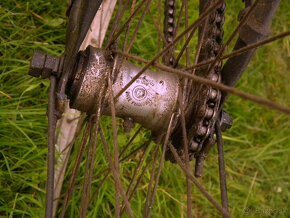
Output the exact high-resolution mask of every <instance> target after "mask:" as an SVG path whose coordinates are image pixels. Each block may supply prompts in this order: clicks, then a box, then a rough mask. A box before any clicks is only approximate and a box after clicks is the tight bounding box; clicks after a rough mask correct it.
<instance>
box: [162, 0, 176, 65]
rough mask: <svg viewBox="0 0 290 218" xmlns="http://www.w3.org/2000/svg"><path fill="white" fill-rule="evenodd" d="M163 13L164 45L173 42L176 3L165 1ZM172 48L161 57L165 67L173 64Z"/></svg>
mask: <svg viewBox="0 0 290 218" xmlns="http://www.w3.org/2000/svg"><path fill="white" fill-rule="evenodd" d="M164 8H165V11H164V15H165V18H164V28H163V33H164V36H165V40H166V43H170V42H172V41H173V39H174V37H175V14H176V3H175V0H166V1H165V7H164ZM174 50H175V48H174V46H172V47H171V48H170V49H169V50H168V51H167V53H166V54H165V55H164V56H163V63H164V64H167V65H173V64H174Z"/></svg>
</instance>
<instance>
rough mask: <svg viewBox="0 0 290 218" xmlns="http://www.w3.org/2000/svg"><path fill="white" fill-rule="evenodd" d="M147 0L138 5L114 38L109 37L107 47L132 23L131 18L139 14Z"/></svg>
mask: <svg viewBox="0 0 290 218" xmlns="http://www.w3.org/2000/svg"><path fill="white" fill-rule="evenodd" d="M146 2H147V0H143V1H142V2H141V3H140V4H139V5H138V7H137V8H136V9H135V11H134V12H133V13H132V14H131V16H130V17H129V18H128V20H127V21H126V22H125V24H124V25H123V26H122V27H121V28H120V30H119V31H118V32H117V33H116V34H115V35H114V36H112V39H110V38H109V39H108V43H107V45H106V47H105V48H106V49H107V48H109V47H110V46H111V45H112V44H113V43H114V42H115V40H116V39H117V38H119V36H120V34H121V33H122V32H123V31H124V30H125V28H127V27H128V25H129V24H130V23H131V20H132V19H133V18H134V17H135V16H136V15H137V14H138V12H139V11H140V9H141V8H142V6H143V5H144V4H145V3H146Z"/></svg>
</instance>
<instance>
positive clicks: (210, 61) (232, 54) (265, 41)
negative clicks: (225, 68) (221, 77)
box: [185, 31, 290, 71]
mask: <svg viewBox="0 0 290 218" xmlns="http://www.w3.org/2000/svg"><path fill="white" fill-rule="evenodd" d="M289 35H290V31H286V32H283V33H280V34H278V35H275V36H272V37H270V38H268V39H265V40H262V41H259V42H257V43H253V44H249V45H247V46H246V47H243V48H240V49H238V50H235V51H233V52H231V53H229V54H226V55H224V56H222V57H221V58H220V59H221V60H224V59H227V58H231V57H235V56H238V55H240V54H242V53H244V52H247V51H249V50H251V49H253V48H258V47H260V46H262V45H266V44H268V43H271V42H273V41H276V40H278V39H281V38H284V37H286V36H289ZM213 62H214V59H211V60H206V61H202V62H199V63H197V64H194V65H193V66H191V67H188V68H186V69H185V70H186V71H190V70H195V69H197V68H200V67H203V66H206V65H209V64H212V63H213Z"/></svg>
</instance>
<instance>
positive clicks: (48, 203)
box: [45, 76, 56, 218]
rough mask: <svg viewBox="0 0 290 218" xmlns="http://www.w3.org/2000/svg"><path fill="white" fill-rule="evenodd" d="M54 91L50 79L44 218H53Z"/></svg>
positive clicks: (51, 78)
mask: <svg viewBox="0 0 290 218" xmlns="http://www.w3.org/2000/svg"><path fill="white" fill-rule="evenodd" d="M55 90H56V78H55V76H51V77H50V87H49V100H48V109H47V116H48V131H47V136H48V154H47V182H46V199H45V217H49V218H50V217H53V195H54V162H55V157H54V153H55V152H54V149H55V148H54V144H55V127H56V116H55Z"/></svg>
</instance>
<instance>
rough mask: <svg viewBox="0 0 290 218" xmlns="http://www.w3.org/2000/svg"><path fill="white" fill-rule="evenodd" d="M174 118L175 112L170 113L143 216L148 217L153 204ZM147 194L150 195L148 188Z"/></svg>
mask: <svg viewBox="0 0 290 218" xmlns="http://www.w3.org/2000/svg"><path fill="white" fill-rule="evenodd" d="M174 120H175V114H174V113H172V115H171V118H170V122H169V125H168V128H167V132H166V135H165V140H164V143H163V147H162V153H161V159H160V162H159V167H158V171H157V175H156V178H155V183H154V188H153V191H152V194H151V198H150V199H149V197H148V201H147V197H146V202H147V204H146V203H145V208H144V213H143V217H150V214H151V209H152V206H153V202H154V197H155V194H156V190H157V186H158V183H159V178H160V175H161V170H162V167H163V163H164V159H165V151H166V148H167V145H168V140H169V137H170V134H171V132H172V128H173V123H174ZM154 161H155V160H154ZM154 169H155V167H154ZM153 177H154V173H152V174H151V178H153ZM151 178H150V182H151ZM152 182H153V179H152ZM147 196H150V192H149V188H148V193H147ZM149 200H150V201H149Z"/></svg>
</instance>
